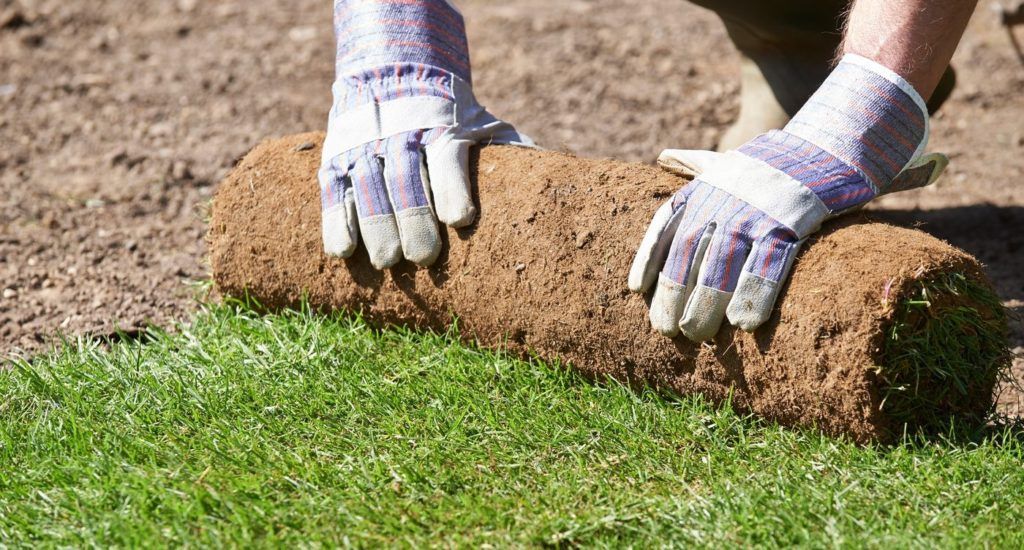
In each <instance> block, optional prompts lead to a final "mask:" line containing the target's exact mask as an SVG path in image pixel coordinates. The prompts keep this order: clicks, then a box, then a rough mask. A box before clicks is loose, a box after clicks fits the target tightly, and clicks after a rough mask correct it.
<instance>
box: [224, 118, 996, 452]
mask: <svg viewBox="0 0 1024 550" xmlns="http://www.w3.org/2000/svg"><path fill="white" fill-rule="evenodd" d="M322 141H323V135H322V134H318V133H310V134H302V135H296V136H290V137H286V138H283V139H277V140H271V141H266V142H264V143H261V144H260V145H258V146H257V147H256V148H255V149H253V150H252V151H251V152H250V153H249V154H248V155H247V156H246V157H245V158H244V159H243V160H242V161H241V162H240V163H239V164H238V166H236V167H235V169H234V170H233V171H232V172H231V173H230V174H229V175H228V176H227V178H226V179H225V180H224V181H223V182H222V183H221V184H220V187H219V189H218V190H217V194H216V197H215V199H214V202H213V207H212V220H211V225H210V234H209V244H210V251H211V264H212V268H213V278H214V281H215V284H216V287H217V289H218V290H219V291H220V292H221V293H223V294H225V295H229V296H236V297H248V298H252V299H254V300H255V301H256V302H258V303H259V304H261V305H262V306H263V307H267V308H271V309H276V308H283V307H296V306H299V305H301V304H302V303H303V301H304V300H305V301H307V302H308V304H309V305H310V306H311V307H314V308H317V309H321V310H324V311H328V310H338V309H340V310H346V311H360V312H362V314H363V315H364V316H365V317H366V319H368V320H369V321H370V322H371V323H374V324H375V325H378V326H386V325H407V326H411V327H416V328H421V329H432V330H438V331H440V330H445V329H446V328H447V327H448V326H450V325H451V324H452V323H453V322H456V320H457V322H458V325H459V328H460V331H459V333H460V334H461V335H462V337H463V338H465V339H467V340H473V341H476V342H478V343H479V344H480V345H483V346H487V347H500V348H504V349H507V350H509V351H510V352H513V353H516V354H522V355H526V354H532V355H536V356H539V357H541V358H545V359H549V360H556V359H557V360H559V361H560V362H563V363H564V364H567V365H570V366H571V367H572V368H574V369H576V370H578V371H580V372H581V373H583V374H585V375H587V376H589V377H591V378H595V379H605V378H607V377H613V378H615V379H618V380H620V381H623V382H626V383H629V384H632V385H649V386H652V387H655V388H657V389H659V390H661V391H665V392H668V393H676V394H692V393H700V394H702V395H704V396H705V397H706V398H708V399H710V400H712V401H714V402H725V401H728V402H730V403H731V404H732V406H733V407H735V408H736V409H738V410H740V411H749V412H752V413H754V414H756V415H759V416H761V417H764V418H766V419H769V420H771V421H776V422H778V423H780V424H783V425H789V426H804V427H815V428H817V429H820V430H823V431H824V432H826V433H829V434H834V435H842V436H846V437H849V438H851V439H853V440H855V441H858V442H869V441H880V440H882V441H884V440H891V439H892V438H893V437H896V436H898V435H899V434H900V433H903V432H904V431H905V430H906V429H908V428H909V429H910V430H918V429H925V430H936V429H939V430H941V429H944V428H945V427H948V426H949V424H950V423H951V422H954V421H955V422H960V421H966V422H972V423H974V422H980V421H982V420H983V419H984V418H985V417H986V415H987V414H989V412H990V411H991V408H992V393H993V387H994V386H995V384H996V382H997V380H999V378H1000V377H1001V376H1003V375H1004V374H1005V372H1006V371H1007V369H1008V367H1009V352H1008V349H1007V328H1006V319H1005V313H1004V311H1003V309H1002V307H1001V306H1000V302H999V300H998V298H997V297H996V295H995V293H994V291H993V290H992V287H991V285H990V284H989V282H988V281H987V279H986V278H985V275H984V274H983V273H982V270H981V266H980V265H979V263H978V262H977V260H975V259H974V258H973V257H971V256H970V255H968V254H966V253H965V252H963V251H961V250H958V249H956V248H954V247H952V246H950V245H948V244H946V243H944V242H942V241H940V240H938V239H936V238H934V237H932V236H930V235H928V234H926V233H923V232H921V231H917V230H913V229H905V228H899V227H894V226H891V225H886V224H882V223H872V222H869V221H867V220H865V219H864V218H863V217H847V218H845V219H840V220H836V221H835V222H832V223H831V224H829V225H827V226H826V227H825V228H823V230H822V231H821V232H820V233H819V234H818V235H817V236H816V237H814V238H813V239H812V240H811V241H810V242H809V243H808V244H807V245H806V246H805V247H804V250H803V252H802V253H801V255H800V258H799V259H798V260H797V263H796V265H795V267H794V270H793V275H792V277H791V280H790V282H789V284H788V285H787V287H786V288H785V289H784V290H783V294H782V296H781V298H780V300H779V304H778V305H777V308H776V312H775V314H774V315H773V317H772V318H771V320H770V321H769V323H768V324H766V325H765V326H763V327H761V328H760V329H758V330H757V331H756V332H755V333H753V334H749V333H745V332H742V331H739V330H735V329H733V328H732V327H728V328H725V329H723V330H722V331H720V332H719V334H718V336H717V337H716V339H715V340H714V341H713V342H710V343H706V344H702V345H695V344H692V343H690V342H688V341H686V340H685V339H684V338H682V337H677V338H675V339H668V338H665V337H663V336H661V335H659V334H657V333H655V332H653V331H652V330H651V329H650V327H649V324H648V320H647V311H648V309H647V304H646V302H645V297H643V296H639V295H636V294H633V293H630V292H629V291H628V290H627V289H626V275H627V272H628V270H629V265H630V262H631V260H632V255H633V252H634V250H635V248H636V246H637V245H638V244H639V242H640V239H641V237H642V236H643V233H644V230H645V229H646V226H647V223H648V221H649V219H650V217H651V215H652V214H653V212H654V211H655V210H656V209H657V207H658V206H659V205H660V204H661V203H662V202H663V201H664V200H665V199H666V198H667V197H669V196H670V195H671V193H673V192H674V191H675V190H676V189H677V188H678V187H679V186H680V185H681V181H680V180H679V179H678V178H677V177H676V176H673V175H670V174H667V173H663V172H662V171H660V170H659V169H657V168H655V167H652V166H646V165H640V164H629V163H623V162H617V161H612V160H590V159H582V158H577V157H574V156H571V155H566V154H561V153H554V152H548V151H536V150H530V149H522V148H515V147H484V148H482V149H480V150H479V151H474V153H473V156H472V159H471V164H472V166H471V172H473V174H474V175H475V180H474V182H473V183H474V185H475V186H476V188H477V191H478V196H479V211H480V217H479V220H478V221H477V223H476V224H475V225H473V226H471V227H469V228H466V229H462V230H453V229H447V232H445V231H442V235H444V236H446V242H445V248H444V251H443V252H442V255H441V257H440V259H439V260H438V262H437V264H436V265H435V266H433V267H431V268H430V269H422V268H416V267H415V266H413V265H411V264H409V263H408V262H403V263H401V264H400V265H399V266H397V267H395V268H393V269H391V270H388V271H385V272H379V271H376V270H374V269H373V268H372V266H371V265H370V262H369V259H368V257H367V255H366V252H365V251H364V250H363V249H362V248H361V247H360V248H359V249H358V250H357V251H356V253H355V255H354V256H353V257H352V258H349V259H339V258H331V257H327V256H326V255H324V254H323V252H322V250H321V236H320V196H319V190H318V186H317V182H316V172H317V167H318V163H319V159H320V144H321V143H322ZM480 375H481V376H486V375H487V374H486V373H481V374H480Z"/></svg>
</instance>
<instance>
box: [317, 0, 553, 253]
mask: <svg viewBox="0 0 1024 550" xmlns="http://www.w3.org/2000/svg"><path fill="white" fill-rule="evenodd" d="M334 28H335V32H336V35H337V62H336V73H337V77H336V80H335V82H334V85H333V87H332V91H333V93H334V105H333V107H332V108H331V112H330V116H329V119H328V126H327V138H326V140H325V141H324V147H323V156H322V160H321V167H320V170H319V173H318V178H319V181H320V190H321V202H322V208H323V217H322V230H323V243H324V251H325V252H326V253H327V254H330V255H334V256H342V257H349V256H351V255H352V253H353V252H354V251H355V248H356V243H357V242H358V240H359V235H360V233H361V234H362V237H363V244H364V245H365V246H366V249H367V251H368V252H369V255H370V261H371V262H372V263H373V265H374V266H375V267H377V268H378V269H383V268H387V267H391V266H393V265H395V264H396V263H398V262H399V261H400V260H401V259H402V257H403V256H404V257H405V258H406V259H408V260H411V261H413V262H415V263H417V264H419V265H430V264H431V263H433V262H434V261H435V260H436V259H437V256H438V254H439V253H440V251H441V237H440V232H439V230H438V226H437V220H438V219H440V221H441V222H443V223H445V224H448V225H451V226H453V227H463V226H466V225H469V224H470V223H472V222H473V220H474V219H475V217H476V208H475V207H474V205H473V197H472V195H471V191H470V183H469V174H468V166H467V164H468V160H469V147H470V146H471V145H474V144H477V143H515V144H520V145H527V146H532V145H533V142H532V141H531V140H530V139H529V138H528V137H526V136H523V135H521V134H519V133H517V132H516V131H515V129H514V128H513V127H512V126H511V125H509V124H507V123H505V122H502V121H500V120H498V119H497V118H495V117H494V116H493V115H491V114H490V113H489V112H487V110H486V109H484V108H483V107H482V106H480V105H479V104H478V103H477V101H476V98H474V97H473V92H472V89H471V87H470V86H471V78H470V68H469V52H468V48H467V44H466V32H465V27H464V24H463V20H462V15H461V14H460V13H459V12H458V10H456V9H455V7H454V6H452V5H451V4H450V3H449V2H448V1H447V0H335V3H334ZM435 212H436V217H435Z"/></svg>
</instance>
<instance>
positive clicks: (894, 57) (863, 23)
mask: <svg viewBox="0 0 1024 550" xmlns="http://www.w3.org/2000/svg"><path fill="white" fill-rule="evenodd" d="M976 5H977V0H900V1H895V2H894V1H892V0H857V2H855V3H854V5H853V9H852V10H851V11H850V16H849V18H848V20H847V31H846V40H845V42H844V43H843V53H854V54H857V55H860V56H863V57H867V58H868V59H871V60H873V61H875V62H877V63H879V64H881V65H884V66H886V67H888V68H889V69H892V70H893V71H894V72H895V73H896V74H898V75H900V76H902V77H903V78H905V79H907V81H908V82H910V83H911V84H912V85H913V86H914V89H916V90H917V92H918V93H919V94H921V96H922V97H925V98H927V97H930V96H931V95H932V92H933V91H935V86H936V85H938V83H939V79H940V78H942V73H943V71H945V70H946V67H947V66H948V65H949V61H950V59H952V57H953V52H954V51H955V50H956V46H957V44H958V43H959V42H960V38H961V37H962V36H963V34H964V29H966V28H967V22H968V21H969V20H970V18H971V14H972V13H973V12H974V8H975V6H976Z"/></svg>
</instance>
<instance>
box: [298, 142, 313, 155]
mask: <svg viewBox="0 0 1024 550" xmlns="http://www.w3.org/2000/svg"><path fill="white" fill-rule="evenodd" d="M314 147H316V144H315V143H313V142H311V141H307V142H305V143H300V144H299V145H297V146H296V147H295V152H296V153H298V152H301V151H309V150H310V149H313V148H314Z"/></svg>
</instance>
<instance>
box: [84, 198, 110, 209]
mask: <svg viewBox="0 0 1024 550" xmlns="http://www.w3.org/2000/svg"><path fill="white" fill-rule="evenodd" d="M105 204H107V203H105V202H103V199H89V200H87V201H85V207H86V208H102V207H103V206H104V205H105Z"/></svg>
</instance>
